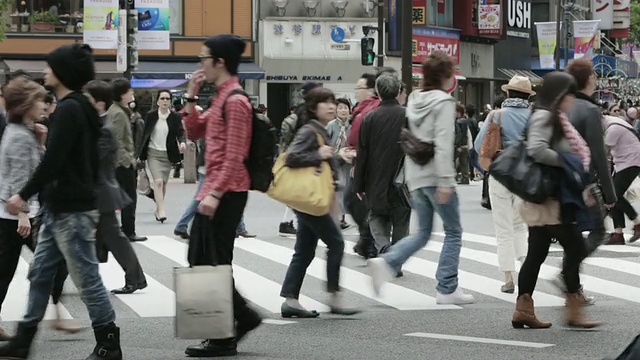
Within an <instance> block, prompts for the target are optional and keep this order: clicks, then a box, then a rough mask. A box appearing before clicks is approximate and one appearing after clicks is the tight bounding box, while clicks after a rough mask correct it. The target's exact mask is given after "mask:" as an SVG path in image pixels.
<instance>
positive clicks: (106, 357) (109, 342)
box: [85, 323, 122, 360]
mask: <svg viewBox="0 0 640 360" xmlns="http://www.w3.org/2000/svg"><path fill="white" fill-rule="evenodd" d="M93 333H94V335H95V337H96V347H95V348H93V353H91V355H89V357H88V358H86V359H85V360H122V349H120V328H119V327H117V326H116V324H114V323H111V324H109V325H107V326H105V327H103V328H100V329H94V330H93Z"/></svg>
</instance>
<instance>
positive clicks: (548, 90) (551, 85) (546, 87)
mask: <svg viewBox="0 0 640 360" xmlns="http://www.w3.org/2000/svg"><path fill="white" fill-rule="evenodd" d="M577 92H578V84H577V83H576V80H575V78H574V77H573V76H571V75H569V74H568V73H565V72H559V71H554V72H551V73H549V74H547V75H546V76H545V77H544V79H543V82H542V86H541V87H540V90H539V91H537V93H536V102H535V104H534V109H533V111H534V112H535V111H536V110H541V109H543V110H547V111H549V112H551V118H550V121H551V122H552V123H553V124H554V136H557V135H560V136H562V133H561V132H562V129H561V128H560V110H559V109H558V106H559V105H560V103H561V102H562V100H563V99H564V97H565V96H567V95H575V94H576V93H577Z"/></svg>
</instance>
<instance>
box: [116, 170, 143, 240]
mask: <svg viewBox="0 0 640 360" xmlns="http://www.w3.org/2000/svg"><path fill="white" fill-rule="evenodd" d="M137 175H138V174H137V172H136V169H135V167H134V166H133V165H132V166H130V167H128V168H125V167H122V166H118V167H117V168H116V180H117V181H118V184H119V185H120V187H121V188H122V190H124V192H125V193H127V195H128V196H129V197H130V198H131V204H129V205H128V206H126V207H125V208H124V209H122V211H121V213H120V222H121V223H122V232H123V233H124V234H125V235H127V236H128V237H131V236H135V235H136V205H137V203H138V193H137V189H136V187H137V185H136V177H137Z"/></svg>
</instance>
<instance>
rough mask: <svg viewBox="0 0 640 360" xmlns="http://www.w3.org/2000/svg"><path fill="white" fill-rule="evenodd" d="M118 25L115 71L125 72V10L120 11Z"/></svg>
mask: <svg viewBox="0 0 640 360" xmlns="http://www.w3.org/2000/svg"><path fill="white" fill-rule="evenodd" d="M118 15H119V18H120V19H122V21H120V22H119V23H118V52H117V54H116V70H117V71H118V72H122V73H123V72H125V71H127V20H126V19H127V10H120V12H119V13H118Z"/></svg>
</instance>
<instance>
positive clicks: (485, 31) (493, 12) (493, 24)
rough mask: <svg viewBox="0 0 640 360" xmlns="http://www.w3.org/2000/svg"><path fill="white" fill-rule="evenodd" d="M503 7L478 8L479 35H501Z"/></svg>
mask: <svg viewBox="0 0 640 360" xmlns="http://www.w3.org/2000/svg"><path fill="white" fill-rule="evenodd" d="M501 8H502V5H500V4H497V5H496V4H493V5H484V4H480V5H479V6H478V35H496V34H498V35H499V34H500V27H501V26H500V25H501V21H500V20H501V19H502V14H501V11H500V9H501Z"/></svg>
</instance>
